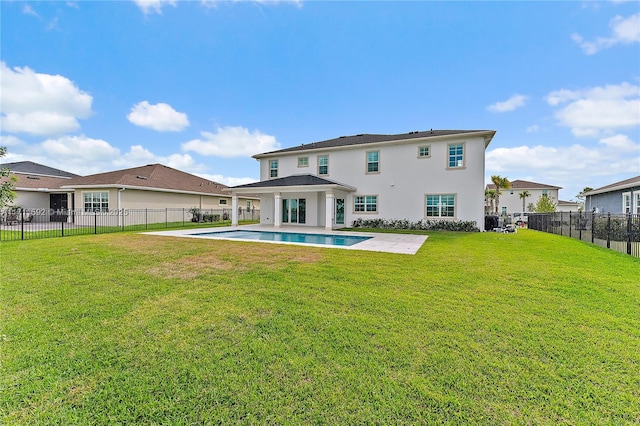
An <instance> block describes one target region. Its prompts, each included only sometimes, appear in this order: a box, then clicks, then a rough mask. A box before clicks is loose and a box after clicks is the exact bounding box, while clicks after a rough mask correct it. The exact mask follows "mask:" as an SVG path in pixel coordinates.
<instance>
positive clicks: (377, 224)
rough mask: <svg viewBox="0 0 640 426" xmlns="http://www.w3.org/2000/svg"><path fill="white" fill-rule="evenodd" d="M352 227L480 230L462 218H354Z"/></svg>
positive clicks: (472, 222) (474, 222) (474, 224)
mask: <svg viewBox="0 0 640 426" xmlns="http://www.w3.org/2000/svg"><path fill="white" fill-rule="evenodd" d="M351 226H352V227H353V228H378V229H410V230H420V231H460V232H480V229H478V226H477V223H476V221H463V220H424V219H423V220H419V221H417V222H411V221H409V220H406V219H356V220H354V221H353V223H352V225H351Z"/></svg>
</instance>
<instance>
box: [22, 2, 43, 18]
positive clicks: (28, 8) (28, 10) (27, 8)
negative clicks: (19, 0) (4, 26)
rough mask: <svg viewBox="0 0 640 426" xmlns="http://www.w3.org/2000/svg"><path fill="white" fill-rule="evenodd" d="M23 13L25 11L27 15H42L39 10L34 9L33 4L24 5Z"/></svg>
mask: <svg viewBox="0 0 640 426" xmlns="http://www.w3.org/2000/svg"><path fill="white" fill-rule="evenodd" d="M22 13H24V14H25V15H31V16H36V17H38V18H40V15H39V14H38V12H36V11H35V10H33V8H32V7H31V6H29V5H28V4H25V5H24V7H23V8H22Z"/></svg>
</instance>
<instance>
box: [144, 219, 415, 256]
mask: <svg viewBox="0 0 640 426" xmlns="http://www.w3.org/2000/svg"><path fill="white" fill-rule="evenodd" d="M237 230H242V231H265V232H283V233H287V232H289V233H301V234H319V235H344V236H362V237H370V239H368V240H366V241H362V242H360V243H357V244H354V245H352V246H333V245H326V244H307V243H293V242H283V241H257V240H248V239H247V240H245V239H240V238H233V239H231V238H224V237H216V236H215V234H209V235H195V234H202V233H208V232H211V233H217V232H227V231H237ZM144 234H146V235H159V236H165V237H183V238H200V239H207V240H227V241H244V242H252V243H270V244H291V245H299V246H311V247H323V248H338V249H343V250H364V251H377V252H383V253H397V254H416V253H417V252H418V250H419V249H420V247H422V244H424V242H425V241H426V240H427V236H426V235H410V234H387V233H374V232H351V231H349V232H345V231H337V230H336V231H327V230H325V229H324V228H312V227H305V226H285V227H282V228H279V229H276V228H274V227H273V226H264V225H243V226H225V227H214V228H197V229H193V228H192V229H177V230H174V231H154V232H144Z"/></svg>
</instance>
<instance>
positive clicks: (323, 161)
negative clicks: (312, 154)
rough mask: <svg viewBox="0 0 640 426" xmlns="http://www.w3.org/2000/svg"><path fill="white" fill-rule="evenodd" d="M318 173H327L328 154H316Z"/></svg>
mask: <svg viewBox="0 0 640 426" xmlns="http://www.w3.org/2000/svg"><path fill="white" fill-rule="evenodd" d="M318 174H319V175H328V174H329V156H328V155H319V156H318Z"/></svg>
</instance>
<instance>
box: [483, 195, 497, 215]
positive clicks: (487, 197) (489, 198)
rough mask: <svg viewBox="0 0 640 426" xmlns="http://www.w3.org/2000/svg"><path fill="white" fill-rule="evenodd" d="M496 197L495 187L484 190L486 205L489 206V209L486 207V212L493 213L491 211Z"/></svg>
mask: <svg viewBox="0 0 640 426" xmlns="http://www.w3.org/2000/svg"><path fill="white" fill-rule="evenodd" d="M495 199H496V191H495V190H493V189H485V190H484V202H485V207H488V209H486V208H485V213H491V211H492V210H493V200H495Z"/></svg>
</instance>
